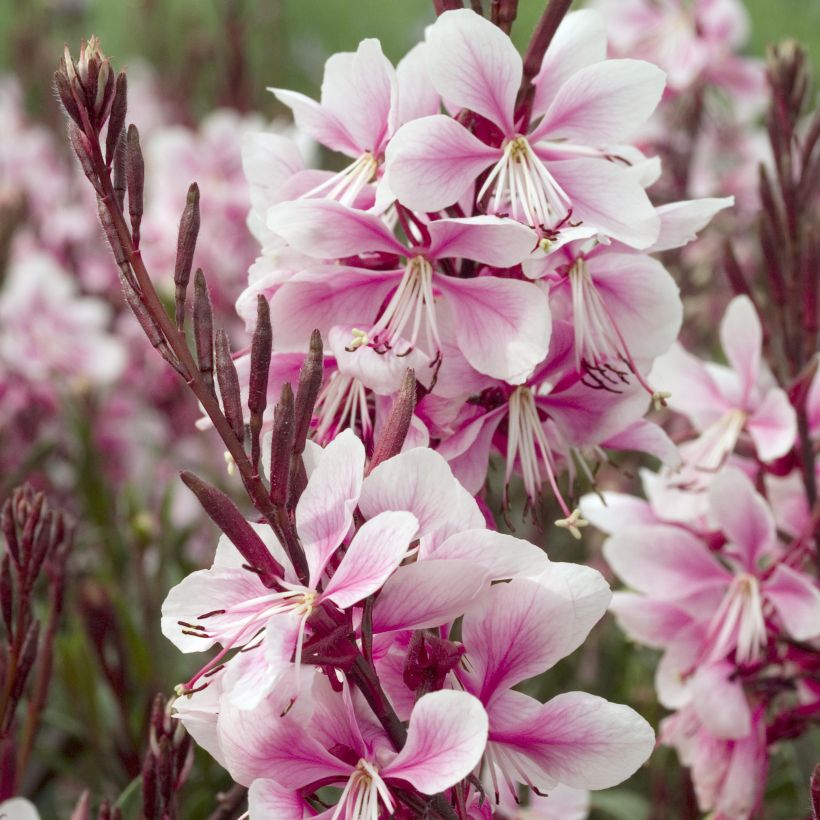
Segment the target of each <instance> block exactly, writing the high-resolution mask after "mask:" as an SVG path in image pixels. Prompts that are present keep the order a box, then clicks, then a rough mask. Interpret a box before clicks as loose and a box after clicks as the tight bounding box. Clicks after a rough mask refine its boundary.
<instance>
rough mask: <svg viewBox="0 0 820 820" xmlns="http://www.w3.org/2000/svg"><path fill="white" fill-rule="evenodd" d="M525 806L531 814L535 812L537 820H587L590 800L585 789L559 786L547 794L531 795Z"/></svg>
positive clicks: (590, 805)
mask: <svg viewBox="0 0 820 820" xmlns="http://www.w3.org/2000/svg"><path fill="white" fill-rule="evenodd" d="M527 806H528V808H529V810H530V811H531V812H536V814H535V817H537V818H538V820H587V818H588V817H589V813H590V811H591V810H592V799H591V797H590V794H589V792H588V791H587V790H586V789H572V788H570V787H569V786H562V785H560V784H559V785H557V786H556V787H555V788H553V789H550V790H549V794H544V795H537V794H535V793H533V794H531V795H530V798H529V803H528V804H527ZM511 808H512V807H511Z"/></svg>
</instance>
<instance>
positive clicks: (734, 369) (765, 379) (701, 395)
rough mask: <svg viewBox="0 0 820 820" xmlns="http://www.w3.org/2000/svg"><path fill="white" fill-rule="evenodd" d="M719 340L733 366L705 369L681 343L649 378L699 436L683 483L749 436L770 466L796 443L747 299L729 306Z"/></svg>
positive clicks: (711, 468)
mask: <svg viewBox="0 0 820 820" xmlns="http://www.w3.org/2000/svg"><path fill="white" fill-rule="evenodd" d="M720 340H721V346H722V347H723V352H724V353H725V354H726V358H727V359H728V360H729V364H730V367H726V366H723V365H717V364H711V363H710V364H706V365H704V364H703V363H702V362H701V361H700V360H699V359H697V358H695V357H694V356H693V355H691V354H690V353H687V352H686V351H685V350H684V349H683V348H682V347H681V346H680V345H679V344H675V345H674V346H673V347H672V349H671V350H670V351H669V352H668V353H666V354H664V355H663V356H661V357H660V358H659V359H657V360H656V362H655V366H654V367H653V369H652V372H651V374H650V378H651V380H652V382H653V383H654V384H656V385H657V386H658V388H659V389H660V390H664V391H667V392H669V393H670V394H671V395H670V398H669V406H670V407H672V409H674V410H677V411H678V412H680V413H683V414H684V415H685V416H687V417H688V418H689V420H690V421H691V422H692V424H693V425H694V426H695V428H696V429H697V430H698V432H699V433H700V435H699V437H698V438H697V439H696V440H695V441H694V442H692V443H690V444H689V445H688V450H687V452H686V455H685V459H684V460H685V462H686V464H687V467H688V468H689V469H688V470H687V472H686V476H685V478H686V479H688V478H690V474H691V478H692V479H693V480H699V481H700V482H701V483H702V482H703V481H704V478H705V477H708V475H709V474H712V473H714V472H715V471H716V470H718V469H719V468H720V466H721V465H722V464H723V462H724V460H725V459H726V457H727V456H728V454H729V453H731V452H732V451H733V450H734V449H735V445H736V444H737V442H738V439H739V438H740V436H741V434H742V433H746V434H748V436H749V437H750V438H751V442H752V444H753V445H754V447H755V450H756V452H757V455H758V458H759V459H760V460H761V461H764V462H767V461H772V460H774V459H776V458H779V457H780V456H782V455H784V454H785V453H787V452H788V451H789V450H790V449H791V447H792V445H793V444H794V440H795V436H796V434H797V422H796V419H795V413H794V409H793V408H792V406H791V404H790V403H789V399H788V397H787V396H786V394H785V392H784V391H783V390H781V389H780V388H778V387H776V386H775V385H774V381H773V379H772V376H771V374H770V373H769V371H768V368H767V367H766V365H765V363H764V362H763V361H762V359H761V347H762V329H761V326H760V320H759V319H758V316H757V312H756V311H755V309H754V306H753V305H752V303H751V301H750V300H749V298H748V297H746V296H736V297H735V298H734V299H732V301H731V302H730V303H729V306H728V308H727V309H726V313H725V314H724V317H723V321H722V322H721V325H720Z"/></svg>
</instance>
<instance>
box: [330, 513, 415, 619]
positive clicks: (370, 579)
mask: <svg viewBox="0 0 820 820" xmlns="http://www.w3.org/2000/svg"><path fill="white" fill-rule="evenodd" d="M418 528H419V522H418V521H417V520H416V516H414V515H413V514H412V513H409V512H397V511H385V512H383V513H379V514H378V515H377V516H376V517H375V518H371V519H370V520H369V521H365V523H364V524H362V526H361V527H359V530H358V532H357V533H356V535H354V536H353V540H352V541H351V542H350V546H349V547H348V549H347V552H345V554H344V557H343V558H342V560H341V562H340V563H339V567H338V568H337V570H336V572H334V573H333V577H332V578H331V579H330V581H328V583H327V585H326V586H325V589H324V591H323V592H322V600H324V599H329V600H331V601H333V603H334V604H336V606H338V607H339V608H340V609H347V608H348V607H350V606H353V604H355V603H358V602H359V601H361V600H362V599H363V598H366V597H367V596H368V595H372V594H373V593H374V592H376V591H377V590H378V589H381V587H382V584H384V582H385V581H386V580H387V579H388V577H389V576H390V574H391V573H392V572H393V570H394V569H396V567H397V566H398V565H399V564H400V563H401V560H402V558H404V556H405V555H406V554H407V550H408V549H409V548H410V542H411V541H412V540H413V537H414V536H415V534H416V532H417V531H418Z"/></svg>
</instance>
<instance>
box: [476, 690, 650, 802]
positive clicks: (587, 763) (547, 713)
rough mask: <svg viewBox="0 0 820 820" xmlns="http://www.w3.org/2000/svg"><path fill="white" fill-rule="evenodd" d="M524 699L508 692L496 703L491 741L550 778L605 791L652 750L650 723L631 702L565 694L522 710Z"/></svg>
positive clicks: (578, 694)
mask: <svg viewBox="0 0 820 820" xmlns="http://www.w3.org/2000/svg"><path fill="white" fill-rule="evenodd" d="M524 698H526V695H522V694H521V693H519V692H507V693H505V694H504V695H503V696H502V697H501V698H499V699H498V700H497V701H496V702H495V703H494V704H493V705H492V707H491V708H490V710H489V712H490V743H491V744H495V743H498V744H503V745H504V746H505V747H506V750H508V751H510V752H517V754H518V756H519V757H520V758H524V759H528V760H529V762H530V765H534V766H536V767H537V768H538V770H540V772H541V773H542V776H543V777H544V778H546V779H547V780H550V779H551V780H552V781H553V782H555V781H558V782H559V783H563V784H564V785H567V786H572V787H573V788H579V789H607V788H609V787H610V786H615V785H617V784H618V783H620V782H622V781H623V780H626V779H627V778H628V777H629V776H630V775H632V774H633V773H634V772H635V771H636V770H637V769H638V767H639V766H641V765H642V764H643V763H644V762H645V761H646V760H647V759H648V757H649V755H650V754H651V753H652V749H653V748H654V745H655V733H654V732H653V731H652V727H651V726H650V725H649V724H648V723H647V722H646V721H645V720H644V719H643V718H642V717H641V716H640V715H639V714H638V713H637V712H635V711H634V710H633V709H630V708H629V707H628V706H622V705H620V704H617V703H610V702H609V701H606V700H604V699H603V698H599V697H596V696H595V695H588V694H586V693H585V692H567V693H565V694H562V695H558V696H557V697H554V698H553V699H552V700H550V701H547V703H545V704H543V705H539V706H537V708H530V709H526V710H524V709H521V708H520V705H521V703H522V701H523V700H524ZM528 700H531V699H528ZM536 785H537V784H536Z"/></svg>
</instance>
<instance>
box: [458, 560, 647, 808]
mask: <svg viewBox="0 0 820 820" xmlns="http://www.w3.org/2000/svg"><path fill="white" fill-rule="evenodd" d="M558 566H560V567H561V568H562V569H563V570H564V571H563V572H559V575H558V577H555V575H554V573H555V568H556V567H558ZM551 574H552V575H553V577H552V578H551V577H550V576H551ZM559 578H560V582H559V583H557V584H556V581H558V579H559ZM567 589H571V590H572V593H571V594H570V595H569V596H567V595H566V592H565V590H567ZM561 590H563V591H564V594H561V592H560V591H561ZM608 599H609V591H608V589H607V587H606V583H605V582H603V579H601V578H600V576H599V575H598V573H597V572H595V571H594V570H590V569H588V568H586V567H579V566H575V565H571V564H564V565H555V564H553V565H551V566H550V568H549V569H548V571H547V572H546V573H545V574H544V583H540V582H539V581H538V580H526V579H514V580H512V581H510V582H509V583H507V584H498V585H496V586H493V587H491V588H490V589H489V590H488V591H487V592H486V593H485V594H484V596H483V598H482V599H481V600H480V601H479V602H478V603H477V604H476V605H474V607H473V608H472V609H471V610H470V611H468V613H467V614H466V615H465V616H464V621H463V626H462V641H463V643H464V646H465V648H466V650H467V652H466V655H465V657H464V660H463V662H462V665H461V666H460V667H459V668H458V670H457V672H456V674H457V677H458V681H459V684H460V685H461V686H462V687H463V688H464V689H465V690H466V691H468V692H472V693H473V694H475V695H476V697H478V698H479V699H480V700H481V702H482V703H483V704H484V707H485V709H486V710H487V714H488V717H489V739H488V743H487V750H486V752H485V754H484V762H483V764H482V779H483V780H484V782H485V784H486V786H487V788H488V790H490V791H492V792H493V793H494V794H495V795H496V800H498V799H499V795H500V793H501V788H500V784H504V785H505V786H506V787H507V788H508V789H509V791H510V792H512V793H514V792H515V785H514V784H515V783H524V784H526V785H528V786H530V787H532V788H536V789H538V790H539V791H549V790H550V789H551V788H553V787H554V786H555V785H556V784H557V783H562V784H564V785H568V786H572V787H574V788H592V789H602V788H608V787H609V786H613V785H615V784H616V783H620V782H621V781H622V780H625V779H626V778H627V777H629V776H630V775H631V774H632V773H633V772H634V771H635V770H636V769H637V768H638V767H639V766H640V765H641V764H642V763H643V762H644V761H645V760H646V759H647V758H648V757H649V754H650V753H651V751H652V748H653V746H654V733H653V732H652V729H651V728H650V726H649V725H648V724H647V723H646V721H645V720H643V718H641V717H640V716H639V715H638V714H637V713H635V712H634V711H633V710H632V709H629V708H628V707H626V706H619V705H616V704H612V703H608V702H607V701H605V700H603V699H602V698H598V697H594V696H592V695H587V694H585V693H583V692H569V693H564V694H561V695H557V696H556V697H554V698H553V699H552V700H550V701H547V703H544V704H541V703H539V702H538V701H536V700H534V699H533V698H531V697H529V696H528V695H524V694H523V693H521V692H516V691H514V690H513V689H512V687H513V686H516V685H517V684H519V683H521V682H522V681H524V680H526V679H527V678H530V677H533V676H535V675H538V674H540V673H542V672H543V671H544V670H545V669H548V668H550V667H551V666H552V665H553V664H554V663H556V662H557V661H558V660H560V659H561V658H562V657H564V656H565V655H567V654H569V653H570V652H572V651H574V650H575V649H576V648H577V647H578V646H579V645H580V644H581V643H583V641H584V640H585V638H586V636H587V634H588V633H589V630H590V629H591V628H592V626H593V625H594V624H595V622H596V621H597V620H598V619H599V618H600V617H601V616H602V615H603V613H604V610H605V608H606V605H607V602H608Z"/></svg>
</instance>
